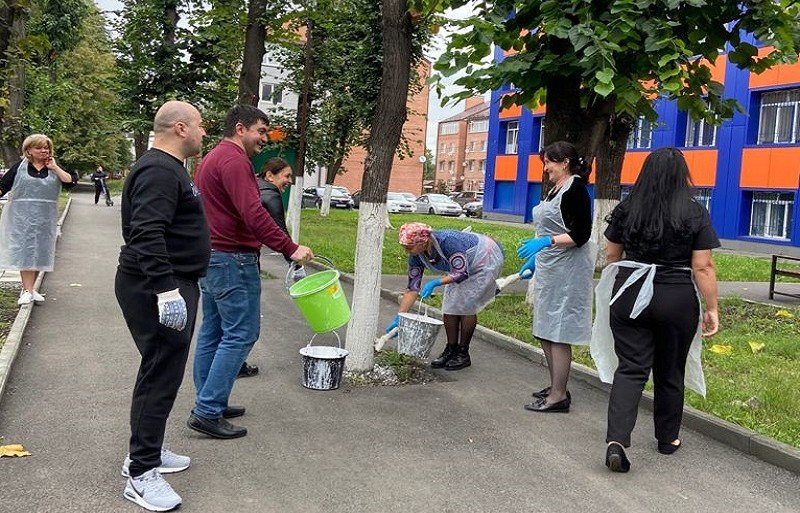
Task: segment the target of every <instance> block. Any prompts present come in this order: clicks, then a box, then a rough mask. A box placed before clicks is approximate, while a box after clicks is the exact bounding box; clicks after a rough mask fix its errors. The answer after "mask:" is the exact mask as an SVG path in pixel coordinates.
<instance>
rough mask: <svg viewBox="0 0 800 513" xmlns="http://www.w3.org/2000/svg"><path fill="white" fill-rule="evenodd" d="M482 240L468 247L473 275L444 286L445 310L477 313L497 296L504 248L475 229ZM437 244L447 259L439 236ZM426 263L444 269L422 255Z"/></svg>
mask: <svg viewBox="0 0 800 513" xmlns="http://www.w3.org/2000/svg"><path fill="white" fill-rule="evenodd" d="M473 235H475V236H477V237H478V244H477V245H476V246H474V247H472V248H470V249H468V250H467V272H468V273H469V277H468V278H467V279H466V280H464V281H462V282H461V283H450V284H447V285H445V287H444V297H443V298H442V313H445V314H448V315H475V314H477V313H478V312H480V311H481V310H483V309H484V308H486V306H488V305H489V303H491V302H492V301H493V300H494V296H495V289H496V286H495V280H496V279H497V278H498V277H499V276H500V273H501V272H502V270H503V250H502V249H500V246H499V245H498V244H497V243H496V242H495V241H494V240H493V239H492V238H490V237H487V236H485V235H480V234H477V233H474V234H473ZM431 239H432V240H433V247H434V249H435V250H436V252H437V253H438V254H439V257H440V258H442V259H443V260H444V261H445V262H447V257H445V256H444V252H442V248H441V246H439V242H438V241H437V240H436V237H432V238H431ZM420 260H422V262H423V265H425V267H427V268H428V269H431V270H432V271H434V272H437V273H440V272H441V271H440V270H438V269H435V268H434V267H433V266H431V265H430V264H429V263H428V261H427V258H421V259H420Z"/></svg>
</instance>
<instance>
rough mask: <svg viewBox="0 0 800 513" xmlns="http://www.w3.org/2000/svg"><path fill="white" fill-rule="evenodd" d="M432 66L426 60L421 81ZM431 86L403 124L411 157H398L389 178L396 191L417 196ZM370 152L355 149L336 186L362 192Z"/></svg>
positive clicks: (416, 100)
mask: <svg viewBox="0 0 800 513" xmlns="http://www.w3.org/2000/svg"><path fill="white" fill-rule="evenodd" d="M430 70H431V65H430V63H429V62H428V61H423V62H422V64H421V65H420V68H419V70H418V71H419V74H420V80H421V81H423V82H424V81H425V80H426V79H427V78H428V76H429V75H430ZM428 97H429V89H428V86H426V85H423V87H422V90H421V91H420V92H419V93H417V94H416V95H414V96H412V97H411V98H409V100H408V104H407V105H408V119H407V120H406V123H405V125H403V135H404V136H405V138H406V140H407V141H408V145H409V149H410V151H411V156H408V157H406V158H404V159H402V160H401V159H400V158H398V157H397V156H395V158H394V163H393V164H392V174H391V176H390V177H389V190H390V191H392V192H410V193H413V194H415V195H417V196H419V195H420V194H422V165H423V164H422V163H421V162H420V161H419V158H420V157H421V156H423V155H425V135H426V134H425V131H426V127H427V123H428ZM366 156H367V151H366V150H365V149H364V148H363V147H358V148H353V151H352V152H351V153H350V156H349V157H348V158H347V160H345V161H344V163H343V164H342V168H344V169H345V170H346V172H345V173H343V174H340V175H339V176H337V177H336V181H335V182H334V183H335V184H336V185H342V186H344V187H347V188H348V189H350V192H355V191H357V190H359V189H361V179H362V177H363V175H364V159H365V158H366Z"/></svg>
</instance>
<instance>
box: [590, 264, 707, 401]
mask: <svg viewBox="0 0 800 513" xmlns="http://www.w3.org/2000/svg"><path fill="white" fill-rule="evenodd" d="M620 267H628V268H632V269H634V271H633V272H632V273H631V275H630V276H629V277H628V279H627V280H625V283H623V284H622V286H621V287H620V288H619V290H618V291H617V293H616V295H615V296H614V297H613V298H612V297H611V294H612V292H613V291H614V281H615V280H616V277H617V272H618V271H619V268H620ZM657 267H658V266H657V265H656V264H645V263H642V262H634V261H631V260H623V261H621V262H615V263H613V264H609V265H608V267H606V268H605V269H603V274H602V276H601V277H600V282H599V283H598V284H597V288H596V289H595V319H594V327H593V328H592V344H591V353H592V358H593V359H594V363H595V365H596V366H597V372H598V374H600V380H601V381H603V382H604V383H613V382H614V372H615V371H616V370H617V365H619V359H618V358H617V353H616V352H615V351H614V335H613V334H612V332H611V321H610V311H611V305H612V304H614V301H616V300H617V299H618V298H619V297H620V296H621V295H622V293H623V292H625V290H626V289H627V288H628V287H630V286H631V285H633V284H634V283H636V282H637V281H638V280H639V279H640V278H641V277H642V276H644V275H645V274H646V275H647V277H646V278H645V281H644V283H643V284H642V288H641V289H640V290H639V295H638V296H637V297H636V301H635V303H634V305H633V310H632V311H631V319H635V318H636V317H638V316H639V314H640V313H642V311H643V310H644V309H645V308H647V306H648V305H649V304H650V300H651V299H652V298H653V279H654V278H655V275H656V268H657ZM687 269H689V268H687ZM689 270H690V271H691V269H689ZM692 283H694V278H692ZM694 288H695V292H696V293H697V285H696V284H695V286H694ZM697 304H698V305H699V304H700V294H699V293H697ZM702 326H703V309H702V307H700V317H699V321H698V323H697V332H696V333H695V335H694V339H692V345H691V346H690V347H689V356H688V358H687V359H686V374H685V377H684V384H685V385H686V387H687V388H690V389H692V390H694V391H695V392H697V393H698V394H700V395H702V396H703V397H705V396H706V381H705V377H704V376H703V363H702V360H701V353H702V350H703V341H702Z"/></svg>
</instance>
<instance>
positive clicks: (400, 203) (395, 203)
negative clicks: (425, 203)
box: [386, 192, 417, 214]
mask: <svg viewBox="0 0 800 513" xmlns="http://www.w3.org/2000/svg"><path fill="white" fill-rule="evenodd" d="M386 208H387V209H388V210H389V212H391V213H392V214H408V213H411V212H416V210H417V206H416V205H415V204H414V203H412V202H410V201H408V200H407V199H406V198H405V196H403V195H402V194H400V193H399V192H389V193H387V194H386Z"/></svg>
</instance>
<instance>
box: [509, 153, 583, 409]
mask: <svg viewBox="0 0 800 513" xmlns="http://www.w3.org/2000/svg"><path fill="white" fill-rule="evenodd" d="M541 158H542V161H543V162H544V172H545V173H547V174H548V175H549V177H550V180H551V181H552V182H553V183H554V186H553V188H552V190H551V191H550V193H549V194H548V195H547V197H546V198H545V199H544V200H542V201H541V202H540V203H539V204H538V205H537V206H536V207H534V209H533V227H534V229H535V230H536V235H537V236H536V237H534V238H532V239H528V240H526V241H524V242H523V243H522V245H521V246H520V248H519V250H518V251H517V255H518V256H519V257H520V258H523V259H525V260H527V263H526V264H525V265H524V266H523V267H522V269H520V271H521V272H522V271H525V270H527V269H531V270H533V268H534V267H535V271H534V275H533V283H532V285H531V287H532V289H533V336H534V337H536V338H537V339H539V341H540V343H541V345H542V350H543V351H544V354H545V357H546V358H547V368H548V370H549V372H550V386H548V387H546V388H544V389H543V390H540V391H538V392H535V393H534V394H533V396H534V399H535V400H534V401H533V402H532V403H530V404H526V405H525V409H527V410H530V411H536V412H562V413H566V412H568V411H569V407H570V403H571V402H572V398H571V395H570V393H569V392H568V391H567V380H568V379H569V370H570V366H571V364H572V346H573V345H588V344H589V340H590V339H591V332H592V287H593V282H592V275H593V272H594V261H595V255H596V249H595V247H596V246H595V244H594V243H592V242H591V241H589V236H590V235H591V232H592V208H591V199H590V198H589V193H588V191H587V190H586V178H587V177H588V176H589V172H590V169H589V167H588V166H587V165H586V163H585V162H584V160H583V158H582V157H580V156H579V155H578V152H577V150H576V149H575V147H574V146H573V145H572V144H570V143H568V142H565V141H558V142H555V143H552V144H550V145H548V146H547V147H545V148H544V149H543V150H542V152H541ZM534 264H535V265H534Z"/></svg>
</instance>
